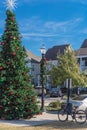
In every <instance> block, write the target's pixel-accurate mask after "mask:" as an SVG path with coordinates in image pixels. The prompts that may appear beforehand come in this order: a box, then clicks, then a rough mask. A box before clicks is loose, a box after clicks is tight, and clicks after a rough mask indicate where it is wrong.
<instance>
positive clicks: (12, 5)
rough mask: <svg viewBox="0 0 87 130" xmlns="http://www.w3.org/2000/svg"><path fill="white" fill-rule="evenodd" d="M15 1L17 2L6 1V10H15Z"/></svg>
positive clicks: (12, 0)
mask: <svg viewBox="0 0 87 130" xmlns="http://www.w3.org/2000/svg"><path fill="white" fill-rule="evenodd" d="M16 1H17V0H6V2H5V3H4V4H5V6H6V7H7V9H10V10H14V9H15V8H16Z"/></svg>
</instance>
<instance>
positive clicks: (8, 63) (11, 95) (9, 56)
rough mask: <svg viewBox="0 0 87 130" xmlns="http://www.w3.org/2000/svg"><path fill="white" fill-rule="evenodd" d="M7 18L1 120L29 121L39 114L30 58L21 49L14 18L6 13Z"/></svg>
mask: <svg viewBox="0 0 87 130" xmlns="http://www.w3.org/2000/svg"><path fill="white" fill-rule="evenodd" d="M6 15H7V18H6V25H5V31H4V34H3V35H2V38H1V45H2V51H1V57H0V61H1V60H2V64H1V62H0V117H1V118H4V119H19V118H28V117H29V118H30V117H32V116H33V115H34V114H36V113H37V112H38V111H39V110H38V106H37V101H36V95H35V92H34V89H33V88H32V85H31V77H30V75H29V72H30V68H29V67H28V66H27V62H28V60H27V55H26V52H25V50H24V49H23V47H22V45H21V37H20V33H19V31H18V25H17V22H16V18H15V14H14V13H13V12H11V11H10V10H7V11H6Z"/></svg>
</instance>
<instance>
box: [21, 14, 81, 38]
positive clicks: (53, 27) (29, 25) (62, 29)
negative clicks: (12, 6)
mask: <svg viewBox="0 0 87 130" xmlns="http://www.w3.org/2000/svg"><path fill="white" fill-rule="evenodd" d="M82 21H83V18H76V19H72V20H68V21H61V22H59V21H42V20H40V18H38V17H32V18H31V19H25V20H23V21H22V22H21V23H20V30H21V32H22V35H23V37H24V38H28V37H50V38H51V37H71V34H72V33H73V32H75V31H76V30H77V27H78V26H79V24H80V23H81V22H82ZM22 23H26V24H25V26H22V25H24V24H22Z"/></svg>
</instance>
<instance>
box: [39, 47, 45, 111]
mask: <svg viewBox="0 0 87 130" xmlns="http://www.w3.org/2000/svg"><path fill="white" fill-rule="evenodd" d="M40 51H41V54H42V59H41V64H40V70H41V71H40V72H41V86H42V95H41V111H42V112H44V111H45V107H44V87H45V81H46V62H45V53H46V48H45V46H44V45H43V46H42V48H41V49H40Z"/></svg>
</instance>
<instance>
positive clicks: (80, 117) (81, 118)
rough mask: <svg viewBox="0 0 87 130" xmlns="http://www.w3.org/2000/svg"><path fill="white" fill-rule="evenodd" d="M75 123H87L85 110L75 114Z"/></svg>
mask: <svg viewBox="0 0 87 130" xmlns="http://www.w3.org/2000/svg"><path fill="white" fill-rule="evenodd" d="M75 121H76V123H79V124H83V123H85V122H86V113H85V111H83V110H78V111H77V112H76V113H75Z"/></svg>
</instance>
